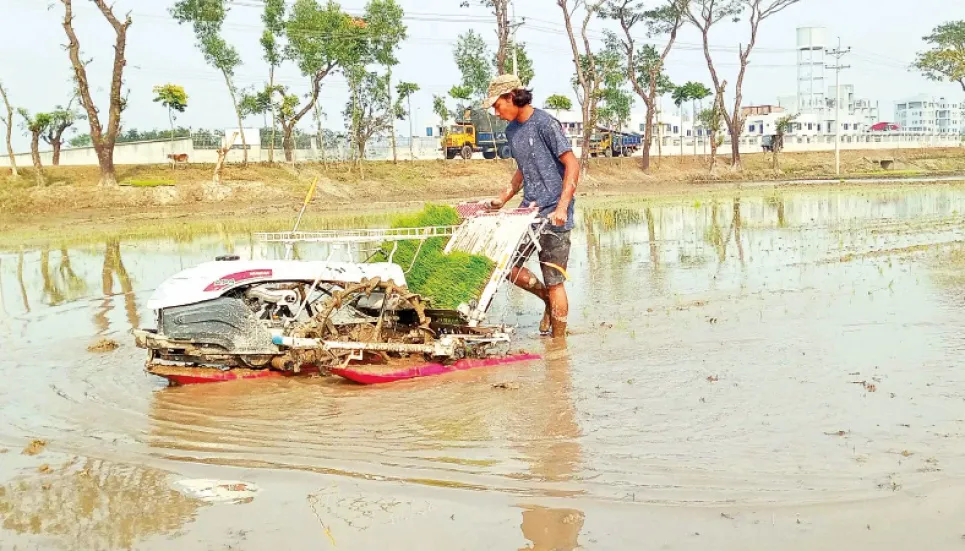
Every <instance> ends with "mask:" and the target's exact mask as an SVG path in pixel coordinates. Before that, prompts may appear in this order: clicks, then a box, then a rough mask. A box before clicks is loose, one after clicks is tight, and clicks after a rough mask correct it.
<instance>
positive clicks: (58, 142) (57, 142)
mask: <svg viewBox="0 0 965 551" xmlns="http://www.w3.org/2000/svg"><path fill="white" fill-rule="evenodd" d="M50 145H51V146H52V147H53V148H54V158H53V159H51V161H50V164H52V165H53V166H60V148H61V147H63V145H64V138H63V132H58V133H57V135H56V136H54V141H53V143H51V144H50Z"/></svg>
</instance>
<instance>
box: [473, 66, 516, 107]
mask: <svg viewBox="0 0 965 551" xmlns="http://www.w3.org/2000/svg"><path fill="white" fill-rule="evenodd" d="M522 87H523V82H522V81H521V80H519V77H517V76H516V75H513V74H508V75H499V76H498V77H496V78H494V79H493V81H492V82H490V83H489V92H488V93H487V94H486V96H487V97H486V99H484V100H483V102H482V106H483V109H489V108H490V107H492V106H493V104H494V103H496V100H498V99H499V96H502V95H503V94H508V93H510V92H512V91H513V90H517V89H519V88H522Z"/></svg>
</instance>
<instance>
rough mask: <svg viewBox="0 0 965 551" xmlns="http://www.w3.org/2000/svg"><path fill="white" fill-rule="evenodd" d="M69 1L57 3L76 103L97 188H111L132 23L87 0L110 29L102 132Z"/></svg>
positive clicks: (103, 4)
mask: <svg viewBox="0 0 965 551" xmlns="http://www.w3.org/2000/svg"><path fill="white" fill-rule="evenodd" d="M72 1H73V0H60V2H61V3H62V4H63V5H64V31H65V32H66V33H67V39H68V44H67V51H68V53H69V54H70V63H71V65H72V66H73V68H74V77H75V80H76V81H77V92H78V94H79V95H80V104H81V106H82V107H83V108H84V110H85V111H87V120H88V121H89V122H90V138H91V143H92V144H93V146H94V151H95V152H96V153H97V162H98V164H99V165H100V169H101V179H100V185H102V186H111V187H113V186H116V185H117V174H116V173H115V171H114V144H115V143H116V141H117V133H118V131H119V130H120V128H121V111H123V110H124V104H125V103H126V102H125V100H124V98H122V97H121V87H122V86H123V84H124V66H125V65H127V59H126V58H125V56H124V52H125V50H126V49H127V30H128V29H129V28H130V27H131V23H132V21H131V15H130V13H128V14H127V16H125V18H124V21H123V22H121V21H120V20H119V19H118V18H117V17H115V16H114V9H113V7H110V6H108V5H107V3H106V2H105V0H91V1H92V2H93V3H94V5H96V6H97V9H99V10H100V12H101V14H103V15H104V18H105V19H107V22H108V23H110V25H111V27H112V28H113V29H114V66H113V70H112V72H111V91H110V107H109V109H108V120H107V129H106V131H105V129H104V127H103V126H102V125H101V119H100V115H99V114H98V109H97V106H96V105H94V100H93V99H92V98H91V95H90V82H89V81H88V79H87V64H86V63H85V62H84V61H83V60H82V59H81V58H80V41H79V40H77V33H75V32H74V11H73V6H72V4H71V3H72Z"/></svg>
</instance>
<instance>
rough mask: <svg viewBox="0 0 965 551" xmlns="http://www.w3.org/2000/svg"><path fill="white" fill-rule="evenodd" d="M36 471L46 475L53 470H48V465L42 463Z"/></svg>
mask: <svg viewBox="0 0 965 551" xmlns="http://www.w3.org/2000/svg"><path fill="white" fill-rule="evenodd" d="M37 471H38V472H39V473H40V474H47V473H50V472H52V471H53V469H51V468H50V465H48V464H46V463H44V464H43V465H41V466H40V467H38V468H37Z"/></svg>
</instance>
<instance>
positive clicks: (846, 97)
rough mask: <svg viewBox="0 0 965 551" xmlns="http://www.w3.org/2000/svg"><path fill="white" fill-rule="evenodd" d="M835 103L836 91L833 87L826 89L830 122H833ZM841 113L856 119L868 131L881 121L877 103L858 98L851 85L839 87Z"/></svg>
mask: <svg viewBox="0 0 965 551" xmlns="http://www.w3.org/2000/svg"><path fill="white" fill-rule="evenodd" d="M836 101H837V90H836V89H835V87H834V86H829V87H828V101H827V103H828V114H829V115H830V116H831V119H830V120H834V104H835V102H836ZM841 111H842V112H844V113H847V114H849V115H852V116H854V117H855V118H856V119H858V120H859V121H860V122H861V124H863V125H864V126H865V130H869V129H870V128H871V127H872V126H873V125H875V124H877V123H878V122H879V121H880V120H881V113H880V110H879V108H878V102H877V101H873V100H870V99H863V98H858V97H857V96H856V94H855V93H854V85H853V84H842V85H841Z"/></svg>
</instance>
